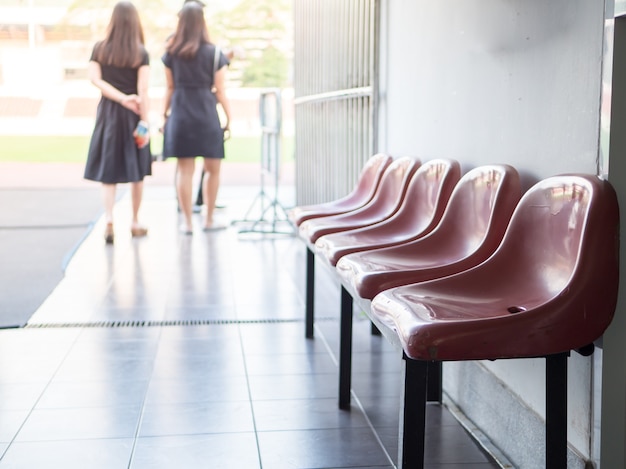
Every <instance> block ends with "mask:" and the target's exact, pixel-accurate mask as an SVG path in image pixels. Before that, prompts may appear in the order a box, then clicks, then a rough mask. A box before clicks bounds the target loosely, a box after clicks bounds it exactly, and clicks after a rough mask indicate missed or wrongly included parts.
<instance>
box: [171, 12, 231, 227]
mask: <svg viewBox="0 0 626 469" xmlns="http://www.w3.org/2000/svg"><path fill="white" fill-rule="evenodd" d="M216 54H218V55H217V57H216ZM163 63H164V65H165V77H166V81H167V90H166V94H165V109H164V118H165V125H164V134H163V156H164V157H165V158H168V157H175V158H177V170H176V191H177V194H178V201H179V204H180V209H181V212H182V214H183V217H184V223H183V225H182V227H181V229H182V231H183V232H185V233H187V234H191V233H192V221H191V216H192V205H193V203H192V186H193V174H194V170H195V158H196V157H202V158H203V161H204V168H203V170H204V172H205V175H206V176H205V178H204V181H203V187H202V191H203V198H204V201H205V203H206V207H207V213H206V219H205V222H204V229H205V230H211V229H215V228H217V226H216V224H215V223H214V220H213V211H214V209H215V200H216V199H217V192H218V190H219V177H220V168H221V162H222V159H223V158H224V132H225V131H227V130H228V128H229V122H230V106H229V102H228V99H227V97H226V92H225V87H224V82H225V74H226V65H227V64H228V60H227V58H226V57H225V56H224V54H222V53H221V52H220V51H219V49H217V48H216V47H215V45H214V44H211V43H210V42H209V34H208V31H207V27H206V22H205V19H204V11H203V9H202V5H201V4H199V3H198V2H195V1H191V2H188V3H185V5H184V6H183V8H182V10H181V11H180V13H179V19H178V26H177V28H176V32H175V33H174V34H173V35H172V36H171V37H170V38H169V40H168V43H167V46H166V53H165V55H164V56H163ZM218 104H220V105H221V106H222V109H223V111H224V115H225V122H224V123H223V125H222V123H221V122H220V118H219V114H218V111H217V105H218Z"/></svg>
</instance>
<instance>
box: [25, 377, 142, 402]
mask: <svg viewBox="0 0 626 469" xmlns="http://www.w3.org/2000/svg"><path fill="white" fill-rule="evenodd" d="M148 383H149V381H148V380H145V379H144V380H134V379H128V380H124V379H113V380H111V379H107V380H100V381H84V380H80V381H52V382H51V383H50V385H49V386H48V387H47V389H46V390H45V392H44V393H43V394H42V396H41V398H40V400H39V402H37V407H36V408H37V409H63V408H65V409H68V408H69V409H71V408H79V407H91V408H94V407H120V406H141V405H142V404H143V399H144V396H145V394H146V390H147V389H148Z"/></svg>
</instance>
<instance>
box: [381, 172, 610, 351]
mask: <svg viewBox="0 0 626 469" xmlns="http://www.w3.org/2000/svg"><path fill="white" fill-rule="evenodd" d="M618 231H619V210H618V206H617V199H616V196H615V192H614V191H613V189H612V187H611V186H610V184H609V183H608V182H607V181H601V180H600V179H598V178H597V177H596V176H586V175H579V176H576V175H569V176H558V177H554V178H549V179H546V180H544V181H541V182H540V183H538V184H537V185H535V186H533V188H531V189H530V190H529V191H528V192H527V193H526V194H525V195H524V197H522V199H521V201H520V203H519V204H518V207H517V208H516V210H515V212H514V213H513V216H512V218H511V223H510V225H509V228H508V229H507V231H506V234H505V236H504V238H503V241H502V243H501V245H500V246H499V247H498V249H497V250H496V251H495V253H494V254H493V255H492V256H491V257H490V258H489V259H487V260H486V261H485V262H483V263H482V264H480V265H478V266H477V267H474V268H472V269H470V270H467V271H464V272H461V273H458V274H455V275H452V276H449V277H444V278H441V279H436V280H431V281H428V282H423V283H415V284H412V285H406V286H401V287H396V288H392V289H389V290H386V291H384V292H382V293H380V294H379V295H377V296H376V297H374V299H373V301H372V304H371V315H372V318H373V319H374V320H375V321H376V322H377V323H380V324H381V325H384V326H385V327H387V328H389V329H391V330H393V331H394V333H395V334H396V335H397V338H398V339H399V341H400V343H401V345H402V347H403V349H404V352H405V354H406V355H407V356H408V357H409V358H412V359H416V360H439V361H443V360H479V359H498V358H520V357H537V356H546V355H550V354H557V353H562V352H567V351H569V350H574V349H578V348H581V347H584V346H586V345H588V344H591V343H593V341H595V340H596V339H598V338H599V337H600V336H601V335H602V334H603V332H604V330H605V329H606V328H607V327H608V325H609V324H610V322H611V319H612V317H613V314H614V311H615V305H616V302H617V288H618V265H619V264H618V262H619V261H618V242H619V234H618Z"/></svg>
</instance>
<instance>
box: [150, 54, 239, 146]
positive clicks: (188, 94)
mask: <svg viewBox="0 0 626 469" xmlns="http://www.w3.org/2000/svg"><path fill="white" fill-rule="evenodd" d="M215 51H216V49H215V46H214V45H213V44H203V45H202V46H200V48H199V49H198V52H197V54H196V56H195V57H194V58H192V59H183V58H181V57H178V56H175V55H172V54H169V53H166V54H165V55H164V56H163V58H162V60H163V63H164V64H165V66H166V67H167V68H169V69H170V70H171V71H172V76H173V78H174V92H173V94H172V100H171V102H170V115H169V117H168V118H167V120H166V122H165V129H164V133H163V157H164V158H169V157H175V158H193V157H196V156H201V157H204V158H224V131H223V130H222V126H221V123H220V120H219V115H218V113H217V98H216V96H215V94H214V93H213V92H212V91H211V90H212V88H213V75H214V73H213V63H214V60H215ZM225 65H228V60H227V59H226V57H225V56H224V54H222V53H221V51H220V56H219V62H218V67H217V69H218V70H219V69H221V68H222V67H224V66H225Z"/></svg>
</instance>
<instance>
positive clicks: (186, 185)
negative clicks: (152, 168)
mask: <svg viewBox="0 0 626 469" xmlns="http://www.w3.org/2000/svg"><path fill="white" fill-rule="evenodd" d="M195 162H196V159H195V158H178V163H177V165H176V193H177V194H178V203H179V205H180V210H181V212H182V213H183V217H184V219H185V224H184V229H185V230H186V231H188V232H191V230H192V227H193V225H192V223H191V210H192V202H191V197H192V187H193V173H194V169H195Z"/></svg>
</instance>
